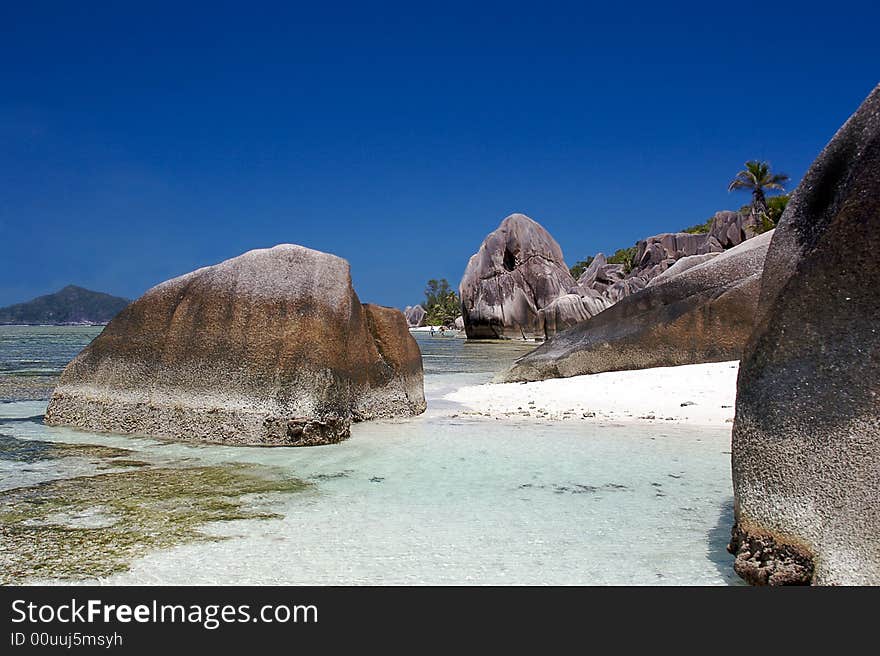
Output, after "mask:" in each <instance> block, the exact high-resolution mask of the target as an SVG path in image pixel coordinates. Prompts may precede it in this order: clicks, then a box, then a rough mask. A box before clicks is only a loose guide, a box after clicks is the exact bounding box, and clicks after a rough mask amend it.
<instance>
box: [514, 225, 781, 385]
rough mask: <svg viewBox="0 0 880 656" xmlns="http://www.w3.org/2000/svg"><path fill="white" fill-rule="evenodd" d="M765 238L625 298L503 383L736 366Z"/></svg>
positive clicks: (537, 353)
mask: <svg viewBox="0 0 880 656" xmlns="http://www.w3.org/2000/svg"><path fill="white" fill-rule="evenodd" d="M771 236H772V232H768V233H765V234H764V235H761V236H759V237H757V238H755V239H750V240H749V241H747V242H745V243H744V244H741V245H740V246H738V247H736V248H732V249H730V250H729V251H726V252H724V253H721V254H719V255H717V256H715V257H713V258H712V259H710V260H708V261H706V262H703V263H701V264H697V265H696V266H693V267H691V268H688V269H686V270H684V271H683V272H682V273H680V274H679V275H677V276H672V277H670V278H669V279H668V280H667V281H666V282H665V283H663V284H659V285H656V286H652V287H648V288H646V289H643V290H641V291H639V292H636V293H634V294H632V295H630V296H627V297H625V298H624V299H622V300H621V301H619V302H618V303H616V304H615V305H613V306H611V307H610V308H608V309H607V310H605V311H604V312H602V313H600V314H597V315H596V316H594V317H592V318H591V319H590V320H589V321H584V322H582V323H579V324H577V325H576V326H574V327H572V328H569V329H568V330H565V331H564V332H560V333H559V334H557V335H556V336H555V337H553V338H552V339H551V340H549V341H548V342H546V343H545V344H543V345H541V346H540V347H539V348H537V349H536V350H534V351H532V352H531V353H529V354H528V355H525V356H523V357H522V358H520V359H519V360H517V361H516V363H514V365H513V367H512V368H511V369H510V370H508V371H507V372H505V373H503V374H501V375H500V376H499V377H498V379H499V380H500V381H503V382H515V381H531V380H543V379H545V378H561V377H568V376H577V375H580V374H595V373H600V372H603V371H617V370H625V369H645V368H649V367H664V366H674V365H682V364H695V363H699V362H719V361H725V360H736V359H738V358H739V357H740V354H741V353H742V349H743V346H744V345H745V342H746V340H747V339H748V336H749V334H750V333H751V330H752V324H753V320H754V313H755V308H756V306H757V302H758V293H759V289H760V279H761V270H762V268H763V265H764V256H765V254H766V252H767V247H768V245H769V243H770V238H771Z"/></svg>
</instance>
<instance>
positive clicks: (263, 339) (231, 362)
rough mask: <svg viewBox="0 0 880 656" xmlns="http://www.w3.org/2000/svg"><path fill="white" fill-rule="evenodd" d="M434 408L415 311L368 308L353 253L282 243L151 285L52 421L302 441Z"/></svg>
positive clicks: (77, 363) (75, 377)
mask: <svg viewBox="0 0 880 656" xmlns="http://www.w3.org/2000/svg"><path fill="white" fill-rule="evenodd" d="M424 409H425V399H424V393H423V388H422V362H421V356H420V353H419V348H418V346H417V344H416V342H415V340H414V339H413V338H412V336H411V335H410V334H409V331H408V330H407V324H406V320H405V319H404V317H403V314H402V313H401V312H400V311H399V310H392V309H389V308H382V307H377V306H374V305H362V304H361V302H360V301H359V300H358V297H357V295H356V294H355V292H354V290H353V289H352V286H351V276H350V273H349V266H348V263H347V262H346V261H345V260H342V259H340V258H338V257H335V256H333V255H328V254H326V253H321V252H318V251H313V250H310V249H307V248H303V247H301V246H293V245H281V246H276V247H274V248H270V249H264V250H255V251H250V252H248V253H245V254H243V255H240V256H239V257H236V258H233V259H231V260H227V261H225V262H222V263H220V264H217V265H214V266H210V267H205V268H203V269H199V270H197V271H194V272H192V273H189V274H186V275H184V276H181V277H179V278H174V279H173V280H169V281H167V282H164V283H162V284H160V285H158V286H156V287H154V288H153V289H151V290H150V291H148V292H147V293H146V294H144V296H142V297H141V298H140V299H138V300H137V301H135V302H134V303H132V304H131V305H130V306H128V307H127V308H126V309H125V310H123V311H122V312H121V313H120V314H119V315H118V316H117V317H116V318H115V319H113V321H111V322H110V324H109V325H108V326H107V327H106V328H105V329H104V331H103V332H102V333H101V334H100V335H99V336H98V337H97V338H96V339H95V340H94V341H93V342H92V343H91V344H90V345H89V346H88V347H86V348H85V349H84V350H83V351H82V352H81V353H80V354H79V355H78V356H77V357H76V358H75V359H74V360H73V361H72V362H71V363H70V364H69V365H68V366H67V368H66V369H65V370H64V373H63V374H62V376H61V380H60V382H59V385H58V387H57V388H56V389H55V391H54V393H53V395H52V399H51V401H50V403H49V407H48V409H47V411H46V417H45V421H46V423H47V424H50V425H68V426H77V427H82V428H86V429H89V430H99V431H114V432H124V433H134V432H136V433H144V434H148V435H157V436H167V437H174V438H179V439H191V440H204V441H211V442H223V443H229V444H263V445H297V446H299V445H313V444H325V443H330V442H337V441H339V440H341V439H344V438H346V437H348V435H349V424H350V422H351V421H358V420H362V419H370V418H374V417H394V416H401V415H412V414H417V413H420V412H422V411H423V410H424Z"/></svg>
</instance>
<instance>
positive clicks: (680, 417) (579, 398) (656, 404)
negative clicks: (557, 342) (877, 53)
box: [444, 361, 739, 426]
mask: <svg viewBox="0 0 880 656" xmlns="http://www.w3.org/2000/svg"><path fill="white" fill-rule="evenodd" d="M738 370H739V362H737V361H733V362H711V363H707V364H692V365H685V366H681V367H658V368H656V369H642V370H637V371H612V372H607V373H602V374H593V375H591V376H574V377H572V378H555V379H552V380H544V381H540V382H534V383H503V384H487V385H473V386H468V387H462V388H460V389H458V390H456V391H455V392H451V393H449V394H447V395H446V396H444V398H445V399H447V400H449V401H454V402H456V403H460V404H462V405H463V406H465V407H466V408H467V409H468V410H467V411H466V413H472V414H481V415H484V416H488V417H500V418H522V419H543V420H548V419H550V420H559V421H564V420H568V421H591V422H595V421H615V422H629V421H634V422H659V423H665V422H676V423H685V424H694V425H710V426H723V425H729V424H730V422H732V421H733V413H734V401H735V399H736V375H737V372H738Z"/></svg>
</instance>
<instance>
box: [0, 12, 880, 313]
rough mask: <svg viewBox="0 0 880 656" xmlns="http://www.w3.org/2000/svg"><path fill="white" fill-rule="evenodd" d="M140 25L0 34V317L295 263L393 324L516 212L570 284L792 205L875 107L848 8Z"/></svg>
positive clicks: (7, 16)
mask: <svg viewBox="0 0 880 656" xmlns="http://www.w3.org/2000/svg"><path fill="white" fill-rule="evenodd" d="M138 4H139V6H135V3H88V2H82V3H72V2H57V3H42V2H38V1H35V2H26V3H11V2H7V3H3V4H2V8H0V249H2V251H0V252H2V258H0V305H5V304H8V303H13V302H18V301H21V300H25V299H27V298H30V297H32V296H35V295H38V294H42V293H47V292H50V291H54V290H56V289H58V288H60V287H62V286H64V285H66V284H68V283H74V284H79V285H83V286H86V287H89V288H92V289H97V290H102V291H108V292H111V293H114V294H119V295H124V296H129V297H136V296H138V295H140V294H141V293H142V292H143V291H145V290H146V289H147V288H149V287H150V286H152V285H154V284H156V283H158V282H161V281H162V280H164V279H167V278H170V277H173V276H175V275H179V274H181V273H185V272H187V271H190V270H192V269H194V268H197V267H199V266H204V265H206V264H212V263H215V262H218V261H221V260H223V259H226V258H228V257H232V256H235V255H237V254H239V253H241V252H244V251H246V250H249V249H252V248H260V247H266V246H272V245H274V244H277V243H281V242H292V243H299V244H303V245H305V246H309V247H312V248H317V249H320V250H325V251H329V252H332V253H335V254H337V255H340V256H342V257H345V258H346V259H348V260H349V261H350V262H351V265H352V271H353V277H354V281H355V287H356V289H357V291H358V294H359V296H360V297H361V299H362V300H364V301H371V302H378V303H383V304H386V305H396V306H403V305H406V304H411V303H416V302H419V301H420V300H421V298H422V291H423V288H424V283H425V281H426V280H427V279H428V278H433V277H446V278H448V279H449V280H450V282H452V283H453V284H454V285H457V284H458V282H459V280H460V277H461V274H462V272H463V270H464V267H465V265H466V263H467V260H468V257H469V256H470V255H471V254H472V253H473V252H475V251H476V249H477V248H478V246H479V244H480V242H481V240H482V239H483V237H484V236H485V235H486V234H487V233H488V232H490V231H491V230H493V229H494V228H495V227H496V226H497V224H498V222H499V221H500V220H501V219H502V218H503V217H504V216H506V215H507V214H509V213H512V212H524V213H526V214H528V215H530V216H531V217H532V218H534V219H536V220H538V221H540V222H541V223H542V224H543V225H544V226H545V227H547V229H548V230H550V232H551V233H552V234H553V235H554V237H556V239H557V240H558V241H559V243H560V244H561V245H562V248H563V251H564V253H565V256H566V260H567V261H568V263H569V264H571V263H573V262H574V261H576V260H578V259H580V258H582V257H584V256H586V255H589V254H593V253H595V252H596V251H599V250H604V251H613V250H614V249H616V248H618V247H622V246H629V245H631V244H633V243H634V242H635V241H636V240H637V239H639V238H642V237H645V236H647V235H651V234H655V233H658V232H664V231H669V230H676V229H681V228H684V227H686V226H688V225H692V224H694V223H697V222H699V221H703V220H705V219H706V218H707V217H708V216H711V214H712V213H713V212H714V211H716V210H719V209H725V208H731V209H735V208H737V207H739V206H740V205H742V204H743V203H745V202H746V201H747V196H745V195H743V196H741V197H740V196H732V195H730V194H728V193H727V191H726V183H727V182H728V180H729V179H730V178H731V177H732V176H733V175H734V174H735V173H736V171H737V170H738V169H739V168H740V167H741V165H742V163H743V162H744V161H745V160H746V159H751V158H761V159H768V160H770V161H771V162H772V164H773V165H774V166H775V167H776V168H778V169H781V170H784V171H785V172H787V173H789V174H790V175H791V176H792V178H793V179H794V180H798V179H799V178H800V177H801V175H803V173H804V171H805V170H806V168H807V167H808V166H809V164H810V162H811V161H812V160H813V158H814V157H815V156H816V154H817V153H818V152H819V150H820V149H821V148H822V146H823V145H824V144H825V143H826V142H827V141H828V139H830V137H831V136H832V134H833V133H834V131H835V130H836V129H837V128H838V127H839V126H840V124H841V123H842V122H843V121H844V120H845V119H846V118H847V117H848V116H849V115H850V114H851V113H852V112H853V111H854V110H855V108H856V107H857V106H858V104H859V103H860V102H861V100H862V99H863V98H864V97H865V96H866V95H867V94H868V93H869V91H870V90H871V89H872V88H873V86H874V85H875V84H877V82H878V81H880V65H878V64H880V39H878V38H877V34H876V30H877V26H878V25H880V9H878V8H877V5H876V4H872V3H867V2H865V3H845V2H844V3H835V4H833V5H831V4H828V3H823V4H821V5H816V6H815V7H810V6H809V5H808V3H786V2H777V3H762V4H759V3H754V4H750V3H744V2H740V3H736V4H734V5H729V4H721V3H708V2H701V3H691V4H687V3H666V4H664V5H662V7H661V6H659V3H645V4H644V5H640V3H638V2H628V3H622V2H620V3H610V4H611V6H605V7H604V8H602V9H597V8H595V7H591V6H589V4H588V3H570V4H569V3H553V2H543V3H534V2H532V3H524V4H521V5H520V4H517V3H515V2H504V3H474V2H470V3H460V4H459V3H455V2H443V3H413V2H409V3H405V4H393V3H373V4H370V5H369V6H368V5H367V3H351V4H347V5H346V4H336V5H333V6H323V7H322V8H318V7H316V6H311V7H308V6H301V5H297V4H296V3H277V4H273V3H261V2H248V3H210V4H207V3H205V4H197V3H189V4H187V7H186V8H183V9H181V8H180V7H179V6H176V5H175V4H171V3H169V4H163V3H160V2H153V3H149V4H146V3H138ZM313 4H314V5H317V4H318V3H313ZM323 4H324V5H326V3H323Z"/></svg>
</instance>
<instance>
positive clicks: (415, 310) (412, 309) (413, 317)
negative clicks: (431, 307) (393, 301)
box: [403, 305, 428, 328]
mask: <svg viewBox="0 0 880 656" xmlns="http://www.w3.org/2000/svg"><path fill="white" fill-rule="evenodd" d="M403 316H404V317H406V323H407V325H408V326H409V327H410V328H421V327H422V326H424V325H425V317H427V316H428V313H427V312H425V308H423V307H422V306H421V305H407V306H406V309H404V311H403Z"/></svg>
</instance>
